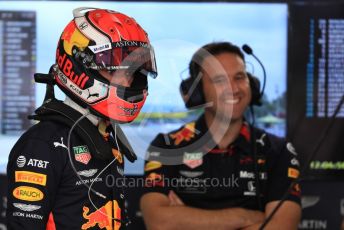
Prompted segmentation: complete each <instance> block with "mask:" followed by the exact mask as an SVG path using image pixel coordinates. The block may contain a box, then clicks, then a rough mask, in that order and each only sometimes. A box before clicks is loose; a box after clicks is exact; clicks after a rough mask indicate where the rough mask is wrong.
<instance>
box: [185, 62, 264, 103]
mask: <svg viewBox="0 0 344 230" xmlns="http://www.w3.org/2000/svg"><path fill="white" fill-rule="evenodd" d="M189 73H190V76H189V77H188V78H187V79H184V80H182V82H181V83H180V87H179V89H180V93H181V95H182V98H183V100H184V103H185V107H186V108H188V109H190V108H195V107H199V106H201V105H204V104H205V103H206V102H205V98H204V93H203V88H202V73H201V70H200V66H199V65H198V64H196V62H195V61H194V60H191V62H190V64H189ZM247 76H248V79H249V81H250V88H251V95H252V98H251V103H250V105H257V106H261V105H262V103H261V92H260V81H259V79H258V78H257V77H255V76H253V75H252V74H251V73H248V72H247Z"/></svg>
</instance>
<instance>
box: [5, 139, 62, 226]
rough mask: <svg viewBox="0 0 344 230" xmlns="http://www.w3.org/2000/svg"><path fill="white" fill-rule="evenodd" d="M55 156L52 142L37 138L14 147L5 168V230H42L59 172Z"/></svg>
mask: <svg viewBox="0 0 344 230" xmlns="http://www.w3.org/2000/svg"><path fill="white" fill-rule="evenodd" d="M24 139H25V138H24ZM59 153H60V152H58V151H56V148H53V143H48V142H47V141H43V140H37V139H26V140H23V139H21V140H19V141H18V142H17V144H16V145H15V146H14V148H13V149H12V151H11V153H10V156H9V161H8V165H7V179H8V188H7V189H8V191H7V192H8V194H7V197H8V205H7V213H6V214H7V226H8V229H37V230H40V229H46V225H47V221H48V217H49V213H50V212H51V209H52V207H53V205H54V197H55V194H56V191H57V186H58V184H59V177H60V176H61V172H62V171H63V168H62V167H63V166H62V165H63V163H62V162H61V159H59V157H61V155H62V154H59ZM59 161H60V162H59Z"/></svg>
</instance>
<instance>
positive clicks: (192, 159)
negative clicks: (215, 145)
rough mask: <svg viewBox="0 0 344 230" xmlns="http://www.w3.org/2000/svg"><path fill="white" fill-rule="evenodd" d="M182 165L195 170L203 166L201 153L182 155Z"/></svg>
mask: <svg viewBox="0 0 344 230" xmlns="http://www.w3.org/2000/svg"><path fill="white" fill-rule="evenodd" d="M183 163H184V164H185V165H187V166H189V168H192V169H193V168H196V167H198V166H200V165H201V164H203V153H201V152H200V153H187V152H185V153H184V156H183Z"/></svg>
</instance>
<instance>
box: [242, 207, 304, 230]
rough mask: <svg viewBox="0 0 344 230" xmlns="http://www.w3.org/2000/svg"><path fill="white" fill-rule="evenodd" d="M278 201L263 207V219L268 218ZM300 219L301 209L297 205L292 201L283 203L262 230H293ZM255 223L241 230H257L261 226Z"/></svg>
mask: <svg viewBox="0 0 344 230" xmlns="http://www.w3.org/2000/svg"><path fill="white" fill-rule="evenodd" d="M278 202H279V201H272V202H269V203H268V204H267V205H266V207H265V217H268V216H269V215H270V213H271V212H272V211H273V209H274V208H275V207H276V206H277V205H278ZM300 219H301V207H300V205H299V204H297V203H295V202H293V201H285V202H284V203H283V205H282V206H281V207H280V208H279V209H278V211H277V212H276V213H275V215H274V216H273V217H272V219H271V221H270V222H269V223H268V224H267V225H266V226H265V228H264V230H270V229H280V230H284V229H285V230H293V229H297V228H298V224H299V222H300ZM263 222H264V221H262V222H261V223H257V224H254V225H251V226H249V227H247V228H243V230H253V229H259V227H260V226H261V225H262V224H263Z"/></svg>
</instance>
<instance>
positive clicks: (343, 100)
mask: <svg viewBox="0 0 344 230" xmlns="http://www.w3.org/2000/svg"><path fill="white" fill-rule="evenodd" d="M343 102H344V95H343V96H342V98H341V100H340V102H339V104H338V105H337V107H336V110H335V112H334V113H333V115H332V117H331V120H330V122H329V124H328V125H327V127H326V128H325V130H324V132H323V135H322V136H321V138H320V140H319V141H318V144H317V145H316V146H315V148H314V151H313V152H312V153H311V154H310V155H309V157H308V159H307V161H306V163H305V164H304V166H303V167H302V169H301V170H300V177H299V178H297V179H295V180H294V181H293V182H292V183H291V184H290V186H289V188H288V190H287V191H286V192H285V193H284V195H283V197H282V199H281V200H280V201H279V203H278V204H277V206H276V207H275V208H274V209H273V211H272V212H271V213H270V215H269V216H268V217H267V218H266V219H265V221H264V222H263V224H262V225H261V226H260V227H259V230H263V229H264V228H265V226H266V225H267V224H268V223H269V222H270V221H271V219H272V217H273V216H274V215H275V213H276V212H277V211H278V209H279V208H280V207H281V206H282V204H283V203H284V201H286V199H287V198H288V196H289V193H290V191H291V189H292V188H293V187H294V186H295V184H297V183H299V182H300V181H301V179H302V178H301V176H302V175H303V174H304V173H305V172H306V170H307V169H308V166H309V164H310V162H311V161H312V159H313V158H314V157H315V156H316V154H317V153H318V151H319V149H320V147H321V145H322V143H323V142H324V140H325V138H326V136H327V135H328V132H329V131H330V129H331V128H332V126H333V124H334V121H335V119H336V116H337V114H338V113H339V110H340V108H341V107H342V105H343Z"/></svg>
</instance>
